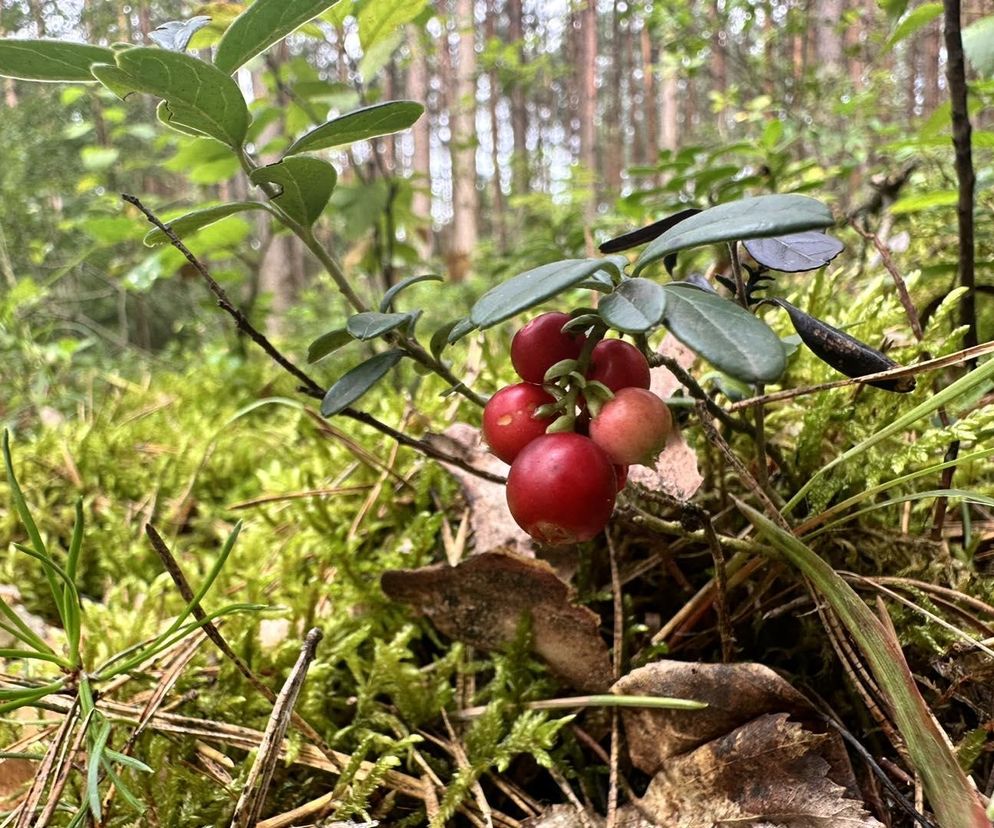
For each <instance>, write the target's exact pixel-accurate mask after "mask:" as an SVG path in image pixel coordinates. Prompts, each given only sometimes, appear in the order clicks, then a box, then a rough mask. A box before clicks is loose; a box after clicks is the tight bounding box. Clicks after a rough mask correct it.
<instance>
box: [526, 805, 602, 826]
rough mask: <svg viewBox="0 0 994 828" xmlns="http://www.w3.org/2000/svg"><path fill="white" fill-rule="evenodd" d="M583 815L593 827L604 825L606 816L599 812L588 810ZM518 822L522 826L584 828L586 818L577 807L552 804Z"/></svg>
mask: <svg viewBox="0 0 994 828" xmlns="http://www.w3.org/2000/svg"><path fill="white" fill-rule="evenodd" d="M583 817H584V818H585V819H586V822H587V823H588V824H589V825H590V826H592V828H602V826H603V825H604V817H602V816H600V815H599V814H594V813H591V812H590V811H586V812H585V813H584V814H583ZM518 824H519V825H520V826H521V828H583V824H584V820H583V819H581V817H580V814H579V813H578V812H577V809H576V807H574V806H573V805H562V804H560V805H552V806H550V807H549V808H547V809H546V810H545V811H544V812H542V813H541V814H539V815H538V816H534V817H531V818H530V819H526V820H523V821H522V822H520V823H518Z"/></svg>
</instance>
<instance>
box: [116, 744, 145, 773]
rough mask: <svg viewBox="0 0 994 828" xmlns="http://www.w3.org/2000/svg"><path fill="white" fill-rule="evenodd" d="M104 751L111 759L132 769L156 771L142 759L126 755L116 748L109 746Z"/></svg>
mask: <svg viewBox="0 0 994 828" xmlns="http://www.w3.org/2000/svg"><path fill="white" fill-rule="evenodd" d="M104 753H105V754H106V755H107V757H108V758H109V759H113V760H114V761H115V762H118V763H119V764H121V765H124V766H125V767H128V768H131V770H136V771H138V772H140V773H154V771H153V770H152V769H151V768H150V767H149V766H148V765H146V764H145V763H144V762H142V761H141V760H140V759H135V757H134V756H125V755H124V754H123V753H118V752H117V751H116V750H111V749H110V748H107V749H106V750H105V751H104Z"/></svg>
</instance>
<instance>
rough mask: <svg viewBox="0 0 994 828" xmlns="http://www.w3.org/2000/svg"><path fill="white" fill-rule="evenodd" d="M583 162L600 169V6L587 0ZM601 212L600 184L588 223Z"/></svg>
mask: <svg viewBox="0 0 994 828" xmlns="http://www.w3.org/2000/svg"><path fill="white" fill-rule="evenodd" d="M579 45H580V53H579V67H578V70H579V74H580V89H579V95H580V106H579V115H580V163H581V164H582V165H583V167H584V168H585V169H586V171H587V173H588V174H590V175H595V174H596V172H597V9H596V2H595V0H587V3H586V5H585V6H584V7H583V10H582V11H581V12H580V44H579ZM596 211H597V195H596V187H595V188H593V193H592V195H591V198H590V201H589V204H588V206H587V218H588V222H589V221H590V220H592V219H593V217H594V215H595V214H596Z"/></svg>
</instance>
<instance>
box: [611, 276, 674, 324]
mask: <svg viewBox="0 0 994 828" xmlns="http://www.w3.org/2000/svg"><path fill="white" fill-rule="evenodd" d="M665 307H666V293H665V292H664V291H663V289H662V287H660V286H659V285H657V284H656V283H655V282H650V281H649V280H648V279H626V280H625V281H624V282H622V283H621V284H620V285H618V287H617V288H616V289H615V291H614V293H612V294H611V295H609V296H605V297H604V298H603V299H602V300H601V303H600V305H599V306H598V310H599V311H600V315H601V319H603V320H604V321H605V322H606V323H607V324H608V325H610V326H611V327H612V328H615V329H616V330H619V331H623V332H624V333H632V334H638V333H646V332H648V331H650V330H652V329H653V328H654V327H656V326H657V325H658V324H659V321H660V320H661V319H662V318H663V309H664V308H665Z"/></svg>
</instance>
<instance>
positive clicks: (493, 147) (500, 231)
mask: <svg viewBox="0 0 994 828" xmlns="http://www.w3.org/2000/svg"><path fill="white" fill-rule="evenodd" d="M499 13H500V12H499V9H498V6H497V2H496V0H488V2H487V17H486V22H485V25H484V36H485V37H486V39H487V41H488V42H489V41H493V40H496V39H497V17H498V15H499ZM487 80H488V81H489V83H488V85H489V87H490V90H489V93H488V96H487V108H488V109H489V114H490V152H491V157H492V158H493V164H494V174H493V178H492V179H491V181H490V185H491V192H492V193H493V209H492V210H491V211H490V215H491V226H492V228H493V230H494V231H496V236H497V248H498V249H499V250H500V252H501V253H506V252H507V210H506V207H505V204H504V189H503V187H502V185H501V168H500V124H499V123H498V121H497V117H498V113H497V105H498V103H499V101H500V82H499V79H498V77H497V69H496V67H491V68H490V71H489V72H488V73H487Z"/></svg>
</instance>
